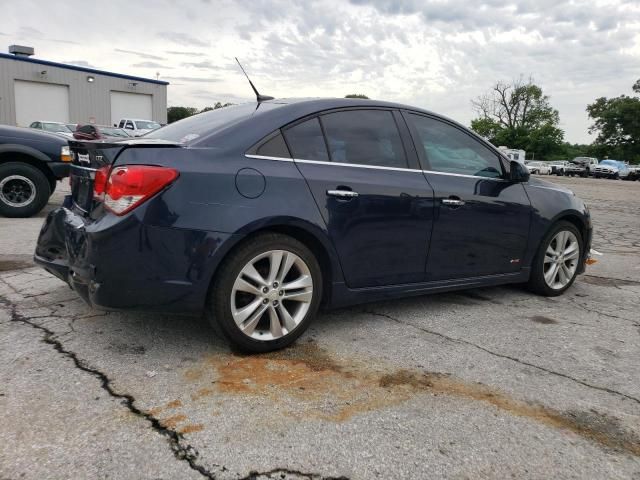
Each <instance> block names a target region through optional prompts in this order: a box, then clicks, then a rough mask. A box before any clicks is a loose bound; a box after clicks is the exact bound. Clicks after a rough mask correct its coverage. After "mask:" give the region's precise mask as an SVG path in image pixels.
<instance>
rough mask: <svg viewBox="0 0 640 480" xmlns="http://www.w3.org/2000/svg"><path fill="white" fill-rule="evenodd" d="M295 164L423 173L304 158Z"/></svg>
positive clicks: (296, 159) (404, 169) (409, 169)
mask: <svg viewBox="0 0 640 480" xmlns="http://www.w3.org/2000/svg"><path fill="white" fill-rule="evenodd" d="M294 161H295V162H299V163H310V164H314V165H337V166H339V167H354V168H369V169H372V170H391V171H397V172H420V173H422V170H416V169H413V168H408V167H407V168H401V167H381V166H377V165H360V164H358V163H342V162H325V161H322V160H304V159H302V158H294Z"/></svg>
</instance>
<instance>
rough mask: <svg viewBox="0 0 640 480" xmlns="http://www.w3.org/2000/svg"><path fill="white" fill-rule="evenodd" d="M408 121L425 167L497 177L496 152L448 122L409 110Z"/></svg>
mask: <svg viewBox="0 0 640 480" xmlns="http://www.w3.org/2000/svg"><path fill="white" fill-rule="evenodd" d="M407 118H408V120H409V121H410V122H411V123H412V124H413V126H414V127H415V131H416V132H417V134H418V139H416V140H417V143H418V144H419V145H417V147H418V148H420V146H422V148H423V149H424V155H425V157H426V159H427V162H428V163H429V168H430V169H431V170H433V171H436V172H444V173H455V174H458V175H473V176H478V177H490V178H499V177H501V176H502V166H501V164H500V160H499V158H498V155H497V154H496V153H495V152H493V151H492V150H490V149H489V148H488V147H486V146H484V145H483V144H482V143H480V142H479V141H478V140H476V139H475V138H473V137H472V136H471V135H469V134H467V133H465V132H463V131H462V130H460V129H459V128H456V127H454V126H453V125H450V124H448V123H445V122H442V121H440V120H436V119H434V118H430V117H425V116H422V115H417V114H413V113H410V114H408V115H407Z"/></svg>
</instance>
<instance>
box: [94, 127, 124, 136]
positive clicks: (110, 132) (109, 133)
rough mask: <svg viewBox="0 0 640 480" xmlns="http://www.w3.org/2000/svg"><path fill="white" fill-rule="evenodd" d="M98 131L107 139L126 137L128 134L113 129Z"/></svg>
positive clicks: (119, 129) (106, 128)
mask: <svg viewBox="0 0 640 480" xmlns="http://www.w3.org/2000/svg"><path fill="white" fill-rule="evenodd" d="M100 131H101V132H102V134H103V135H106V136H107V137H125V138H126V137H128V136H129V134H128V133H127V132H125V131H124V130H122V129H121V128H113V127H101V128H100Z"/></svg>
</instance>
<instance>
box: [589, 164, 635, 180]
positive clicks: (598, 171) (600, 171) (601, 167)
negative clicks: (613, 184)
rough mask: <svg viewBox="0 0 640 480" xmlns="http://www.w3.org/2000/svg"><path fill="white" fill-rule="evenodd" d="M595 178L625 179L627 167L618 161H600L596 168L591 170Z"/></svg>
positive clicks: (627, 172) (627, 171)
mask: <svg viewBox="0 0 640 480" xmlns="http://www.w3.org/2000/svg"><path fill="white" fill-rule="evenodd" d="M593 176H594V177H595V178H600V177H604V178H612V179H614V180H618V179H619V178H622V179H626V178H627V177H628V176H629V167H628V166H627V164H626V163H624V162H622V161H620V160H602V161H601V162H600V163H599V164H598V166H597V167H595V168H594V169H593Z"/></svg>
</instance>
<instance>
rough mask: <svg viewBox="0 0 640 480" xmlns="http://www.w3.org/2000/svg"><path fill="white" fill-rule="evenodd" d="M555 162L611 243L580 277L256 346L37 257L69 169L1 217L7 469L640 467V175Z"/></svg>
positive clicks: (418, 306)
mask: <svg viewBox="0 0 640 480" xmlns="http://www.w3.org/2000/svg"><path fill="white" fill-rule="evenodd" d="M550 179H551V180H552V181H554V182H557V183H561V184H564V185H568V186H569V187H570V188H572V189H573V190H574V191H575V192H576V194H577V195H579V196H581V197H582V198H584V199H585V200H586V202H587V203H588V204H589V207H590V209H591V212H592V215H593V219H594V224H595V237H594V248H596V249H597V250H598V251H600V252H602V253H603V256H602V257H600V261H599V263H597V264H596V265H593V266H591V267H589V268H588V271H587V274H586V275H583V276H580V277H579V279H578V280H577V281H576V283H575V285H574V286H573V287H572V288H571V289H570V290H569V291H568V292H567V293H566V294H565V295H563V296H561V297H557V298H543V297H538V296H535V295H533V294H531V293H528V292H527V291H525V290H523V289H521V288H519V287H517V286H508V287H497V288H485V289H474V290H468V291H464V292H456V293H446V294H437V295H430V296H424V297H418V298H412V299H407V300H398V301H389V302H379V303H375V304H370V305H364V306H359V307H354V308H349V309H343V310H337V311H333V312H328V313H323V314H321V315H320V316H319V317H318V318H317V320H316V322H315V323H314V324H313V325H312V326H311V328H310V329H309V330H308V332H307V333H306V334H305V335H304V336H303V337H301V339H300V340H299V341H298V343H297V344H296V345H295V346H294V347H291V348H289V349H286V350H284V351H281V352H276V353H271V354H267V355H254V356H242V355H238V354H235V353H233V352H231V351H230V349H229V348H228V346H227V345H226V343H225V342H223V341H221V340H220V339H218V338H216V337H215V335H214V333H213V332H212V330H211V329H210V328H209V326H208V325H207V323H206V321H204V320H202V319H198V318H189V317H180V316H173V315H158V314H132V313H117V312H110V313H105V312H99V311H94V310H91V309H89V308H88V307H87V306H85V305H84V304H83V303H82V301H81V300H80V299H79V298H78V296H77V295H76V294H75V293H74V292H73V291H72V290H70V289H69V287H68V286H67V285H66V284H64V283H63V282H61V281H60V280H58V279H56V278H55V277H53V276H51V275H49V274H48V273H46V272H45V271H43V270H41V269H39V268H35V267H33V265H32V262H31V255H32V252H33V249H34V245H35V241H36V238H37V234H38V231H39V228H40V225H41V224H42V221H43V218H44V216H45V215H46V213H47V211H50V210H51V209H52V208H55V206H57V205H58V204H60V203H61V200H62V195H63V194H64V193H65V190H67V189H66V188H65V187H64V186H62V185H61V186H60V187H59V189H58V191H57V192H56V193H55V194H54V196H53V197H52V199H51V202H50V204H49V205H48V207H47V209H45V211H44V212H42V213H41V214H40V215H38V216H37V217H35V218H31V219H6V218H0V415H1V416H2V421H1V422H0V478H1V479H63V478H83V479H84V478H95V479H102V478H104V479H107V478H109V479H167V480H168V479H191V478H193V479H198V478H219V479H241V478H247V479H248V478H253V479H266V478H272V479H280V480H285V479H309V478H311V479H320V478H348V479H371V478H382V479H408V478H429V479H432V478H433V479H437V478H450V479H465V478H469V479H477V478H500V479H502V478H527V479H529V478H531V479H538V478H563V479H564V478H579V479H585V478H593V479H603V478H607V479H617V478H619V479H634V480H640V381H639V379H640V213H639V212H640V182H623V181H612V180H595V179H582V178H573V179H572V178H556V177H551V178H550Z"/></svg>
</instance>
